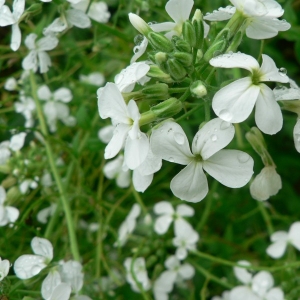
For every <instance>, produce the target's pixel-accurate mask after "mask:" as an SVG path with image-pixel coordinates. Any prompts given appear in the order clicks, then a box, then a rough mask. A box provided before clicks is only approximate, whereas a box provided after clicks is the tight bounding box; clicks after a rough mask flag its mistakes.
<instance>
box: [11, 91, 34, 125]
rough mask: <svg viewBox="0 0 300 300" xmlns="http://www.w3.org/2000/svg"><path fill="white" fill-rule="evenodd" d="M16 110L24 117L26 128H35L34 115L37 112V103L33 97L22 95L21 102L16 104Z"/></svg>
mask: <svg viewBox="0 0 300 300" xmlns="http://www.w3.org/2000/svg"><path fill="white" fill-rule="evenodd" d="M15 110H16V112H17V113H21V114H22V115H23V116H24V118H25V120H26V122H25V127H26V128H28V127H32V126H33V122H34V120H33V117H32V114H33V112H34V111H35V103H34V100H33V99H32V98H31V97H27V96H25V95H23V94H21V95H20V98H19V101H18V102H16V103H15Z"/></svg>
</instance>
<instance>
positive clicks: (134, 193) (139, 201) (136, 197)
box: [131, 185, 148, 215]
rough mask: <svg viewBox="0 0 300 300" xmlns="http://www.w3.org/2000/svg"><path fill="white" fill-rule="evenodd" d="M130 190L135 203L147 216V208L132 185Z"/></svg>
mask: <svg viewBox="0 0 300 300" xmlns="http://www.w3.org/2000/svg"><path fill="white" fill-rule="evenodd" d="M131 190H132V193H133V196H134V198H135V200H136V202H137V203H138V204H139V205H140V206H141V208H142V211H143V213H144V215H147V213H148V211H147V208H146V206H145V204H144V202H143V200H142V198H141V197H140V195H139V193H138V192H137V191H136V190H135V188H134V186H133V185H132V186H131Z"/></svg>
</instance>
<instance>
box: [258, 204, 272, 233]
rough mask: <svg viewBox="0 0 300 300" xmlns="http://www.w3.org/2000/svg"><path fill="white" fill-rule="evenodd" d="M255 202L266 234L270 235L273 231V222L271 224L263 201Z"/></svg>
mask: <svg viewBox="0 0 300 300" xmlns="http://www.w3.org/2000/svg"><path fill="white" fill-rule="evenodd" d="M257 204H258V207H259V210H260V212H261V214H262V217H263V219H264V221H265V223H266V225H267V230H268V234H269V235H270V236H271V235H272V233H273V232H274V228H273V224H272V221H271V218H270V215H269V214H268V212H267V210H266V208H265V206H264V203H263V202H261V201H258V202H257Z"/></svg>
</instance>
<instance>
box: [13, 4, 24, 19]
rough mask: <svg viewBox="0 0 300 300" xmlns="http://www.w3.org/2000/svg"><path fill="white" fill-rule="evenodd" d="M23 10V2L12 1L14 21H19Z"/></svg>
mask: <svg viewBox="0 0 300 300" xmlns="http://www.w3.org/2000/svg"><path fill="white" fill-rule="evenodd" d="M24 9H25V0H14V3H13V16H14V18H15V20H16V21H17V20H19V19H20V17H21V16H22V14H23V12H24Z"/></svg>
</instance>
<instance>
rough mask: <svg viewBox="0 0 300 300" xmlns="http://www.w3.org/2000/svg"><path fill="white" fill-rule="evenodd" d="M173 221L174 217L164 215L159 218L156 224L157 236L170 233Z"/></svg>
mask: <svg viewBox="0 0 300 300" xmlns="http://www.w3.org/2000/svg"><path fill="white" fill-rule="evenodd" d="M172 221H173V217H172V216H171V215H163V216H161V217H158V218H157V219H156V220H155V223H154V231H155V232H156V233H157V234H165V233H166V232H167V231H168V229H169V227H170V225H171V223H172Z"/></svg>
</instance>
